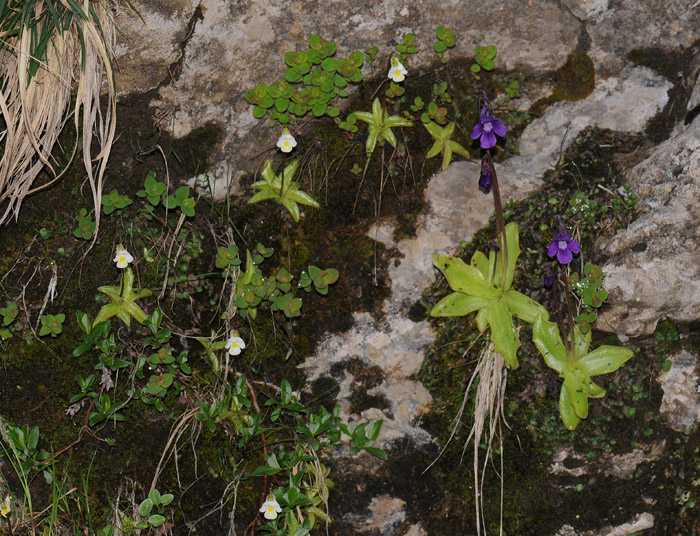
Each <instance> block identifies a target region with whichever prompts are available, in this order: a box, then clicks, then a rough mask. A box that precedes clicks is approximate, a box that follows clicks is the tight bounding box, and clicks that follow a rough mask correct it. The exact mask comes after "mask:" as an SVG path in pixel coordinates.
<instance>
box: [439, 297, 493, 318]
mask: <svg viewBox="0 0 700 536" xmlns="http://www.w3.org/2000/svg"><path fill="white" fill-rule="evenodd" d="M489 301H490V300H489V299H487V298H477V297H476V296H469V295H468V294H464V293H462V292H453V293H452V294H449V295H447V296H445V297H444V298H443V299H441V300H440V301H439V302H438V303H437V304H435V306H434V307H433V308H432V309H431V310H430V316H464V315H468V314H469V313H472V312H474V311H477V310H479V309H483V308H485V307H486V306H487V305H488V304H489Z"/></svg>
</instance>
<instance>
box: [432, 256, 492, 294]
mask: <svg viewBox="0 0 700 536" xmlns="http://www.w3.org/2000/svg"><path fill="white" fill-rule="evenodd" d="M433 264H434V265H435V266H436V267H437V269H438V270H440V271H441V272H442V273H443V275H444V276H445V277H446V278H447V283H448V284H449V285H450V288H451V289H452V290H455V291H457V292H464V293H465V294H469V295H471V296H476V297H479V298H491V299H493V298H495V297H496V291H495V290H494V289H493V288H491V287H490V286H489V285H488V283H487V282H486V280H485V279H484V276H483V275H481V272H480V271H479V270H477V269H476V268H475V267H474V266H471V265H469V264H466V263H465V262H464V261H463V260H462V259H459V258H457V257H451V256H449V255H443V254H441V253H435V254H434V255H433Z"/></svg>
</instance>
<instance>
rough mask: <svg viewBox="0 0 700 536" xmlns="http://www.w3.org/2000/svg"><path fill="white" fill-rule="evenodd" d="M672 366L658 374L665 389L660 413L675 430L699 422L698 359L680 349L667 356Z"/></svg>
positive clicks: (688, 427)
mask: <svg viewBox="0 0 700 536" xmlns="http://www.w3.org/2000/svg"><path fill="white" fill-rule="evenodd" d="M670 360H671V368H670V369H669V370H668V371H667V372H664V373H662V374H661V375H660V376H659V377H658V382H659V384H660V385H661V388H662V389H663V391H664V396H663V399H662V401H661V410H660V413H661V416H662V417H663V418H664V420H665V421H666V422H667V423H668V425H669V426H670V427H671V428H673V429H674V430H676V431H678V432H682V431H684V430H690V429H692V428H693V427H694V426H696V425H697V424H698V423H700V358H699V357H698V355H697V354H696V353H691V352H689V351H688V350H681V351H680V352H678V353H677V354H675V355H673V356H671V357H670Z"/></svg>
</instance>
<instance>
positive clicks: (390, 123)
mask: <svg viewBox="0 0 700 536" xmlns="http://www.w3.org/2000/svg"><path fill="white" fill-rule="evenodd" d="M384 125H385V126H386V127H389V128H394V127H412V126H413V123H411V122H410V121H409V120H408V119H404V118H403V117H399V116H398V115H392V116H391V117H387V118H386V119H385V120H384Z"/></svg>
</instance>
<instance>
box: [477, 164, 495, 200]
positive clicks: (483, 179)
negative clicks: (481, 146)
mask: <svg viewBox="0 0 700 536" xmlns="http://www.w3.org/2000/svg"><path fill="white" fill-rule="evenodd" d="M492 182H493V174H492V173H491V166H489V159H488V157H487V156H484V158H482V159H481V175H479V188H482V189H484V190H485V191H486V192H488V191H489V190H490V189H491V183H492Z"/></svg>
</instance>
